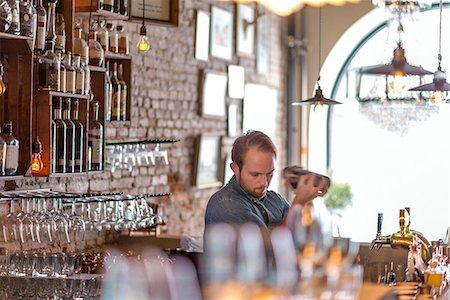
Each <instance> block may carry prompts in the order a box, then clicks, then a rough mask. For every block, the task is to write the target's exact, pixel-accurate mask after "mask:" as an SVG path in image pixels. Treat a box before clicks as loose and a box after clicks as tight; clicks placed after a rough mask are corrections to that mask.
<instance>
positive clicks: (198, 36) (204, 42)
mask: <svg viewBox="0 0 450 300" xmlns="http://www.w3.org/2000/svg"><path fill="white" fill-rule="evenodd" d="M209 23H210V16H209V13H208V12H206V11H203V10H198V11H197V16H196V22H195V58H196V59H198V60H205V61H207V60H208V58H209V25H210V24H209Z"/></svg>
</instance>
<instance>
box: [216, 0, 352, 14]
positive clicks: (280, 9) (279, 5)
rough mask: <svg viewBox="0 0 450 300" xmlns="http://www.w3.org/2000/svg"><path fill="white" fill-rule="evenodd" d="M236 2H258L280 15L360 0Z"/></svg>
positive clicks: (258, 0)
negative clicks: (304, 8) (304, 7)
mask: <svg viewBox="0 0 450 300" xmlns="http://www.w3.org/2000/svg"><path fill="white" fill-rule="evenodd" d="M220 1H230V0H220ZM234 2H237V3H249V2H256V3H259V4H261V5H263V6H265V7H266V8H268V9H269V10H271V11H272V12H274V13H276V14H277V15H279V16H281V17H286V16H289V15H290V14H292V13H294V12H296V11H298V10H300V9H301V8H302V7H303V6H305V5H310V6H323V5H327V4H331V5H336V6H341V5H344V4H345V3H346V2H351V3H358V2H360V0H234Z"/></svg>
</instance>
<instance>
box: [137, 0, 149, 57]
mask: <svg viewBox="0 0 450 300" xmlns="http://www.w3.org/2000/svg"><path fill="white" fill-rule="evenodd" d="M137 48H138V50H139V51H141V52H147V51H148V50H150V43H149V41H148V38H147V28H146V27H145V0H142V26H141V29H140V30H139V42H138V44H137Z"/></svg>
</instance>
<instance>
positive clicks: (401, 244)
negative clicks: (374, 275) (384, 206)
mask: <svg viewBox="0 0 450 300" xmlns="http://www.w3.org/2000/svg"><path fill="white" fill-rule="evenodd" d="M405 211H406V212H407V213H408V223H407V225H406V226H405ZM382 222H383V214H382V213H379V214H378V226H377V235H376V237H375V239H374V240H373V241H372V243H371V246H370V249H373V248H376V249H377V250H380V249H381V247H382V246H383V245H390V246H391V247H392V248H406V249H409V247H410V246H412V245H413V243H414V237H416V238H417V240H418V241H419V244H420V245H421V256H422V259H423V261H424V262H427V261H428V260H430V258H431V252H430V247H431V244H430V242H429V241H428V240H427V239H426V238H425V237H424V236H423V234H422V233H420V232H418V231H415V230H411V229H410V225H411V213H410V208H409V207H406V208H405V209H400V215H399V227H400V230H399V231H397V232H395V233H393V234H391V235H386V236H382V235H381V225H382Z"/></svg>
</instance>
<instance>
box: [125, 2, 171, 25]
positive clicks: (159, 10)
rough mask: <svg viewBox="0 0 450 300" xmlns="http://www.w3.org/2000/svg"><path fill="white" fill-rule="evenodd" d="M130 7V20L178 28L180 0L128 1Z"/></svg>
mask: <svg viewBox="0 0 450 300" xmlns="http://www.w3.org/2000/svg"><path fill="white" fill-rule="evenodd" d="M144 1H145V3H144ZM128 5H129V14H130V20H136V21H142V17H144V19H145V22H149V23H158V24H162V25H168V26H178V11H179V8H178V5H179V0H128ZM144 5H145V11H143V10H144Z"/></svg>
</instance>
